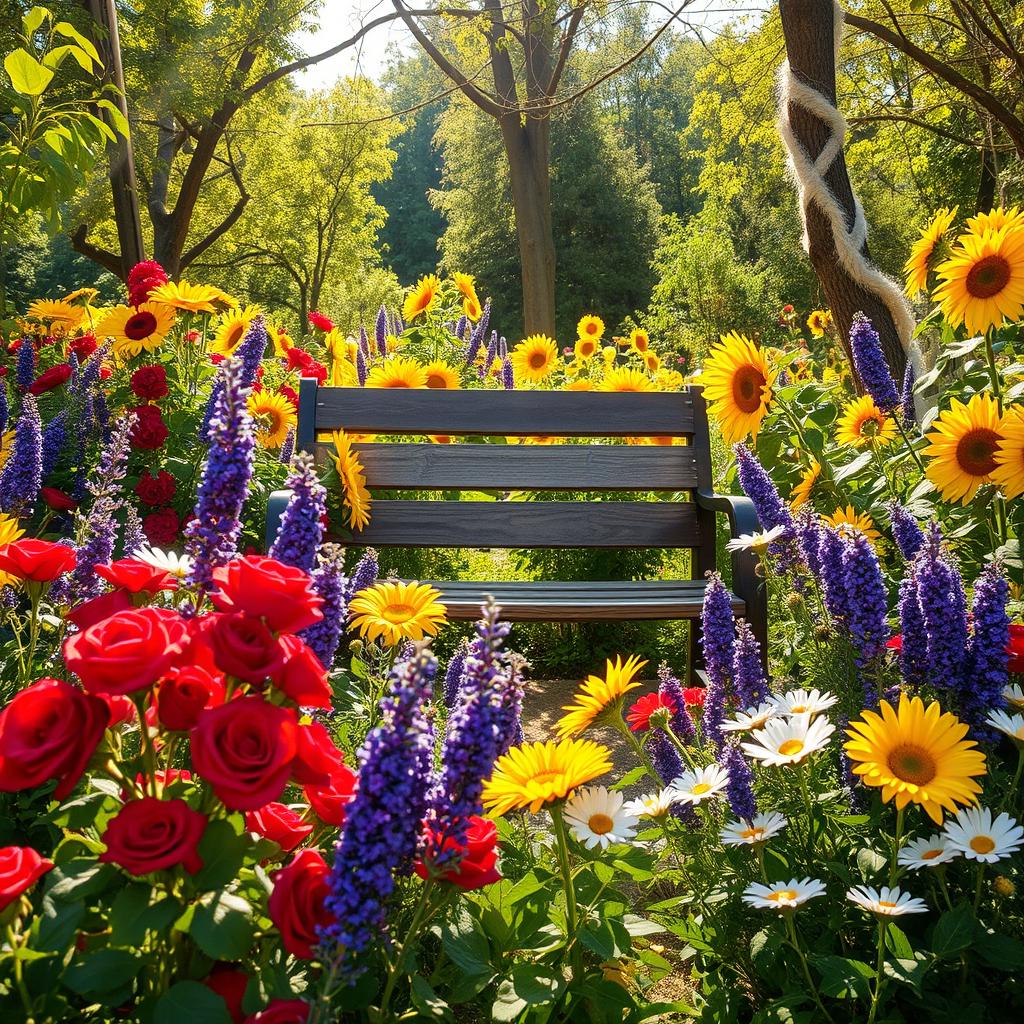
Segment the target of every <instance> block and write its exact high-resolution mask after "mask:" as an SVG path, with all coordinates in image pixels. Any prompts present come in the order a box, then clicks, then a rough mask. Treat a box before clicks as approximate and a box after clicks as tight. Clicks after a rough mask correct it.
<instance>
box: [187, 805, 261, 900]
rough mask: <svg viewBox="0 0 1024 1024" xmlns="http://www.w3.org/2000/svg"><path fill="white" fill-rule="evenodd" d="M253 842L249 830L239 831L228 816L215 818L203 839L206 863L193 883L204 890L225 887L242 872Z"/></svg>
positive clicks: (202, 853)
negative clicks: (247, 852) (226, 817)
mask: <svg viewBox="0 0 1024 1024" xmlns="http://www.w3.org/2000/svg"><path fill="white" fill-rule="evenodd" d="M251 845H252V839H251V838H250V837H249V834H248V833H245V834H239V833H238V832H236V831H235V829H234V827H233V826H232V824H231V822H230V821H227V820H226V819H224V818H217V819H215V820H214V821H211V822H210V823H209V824H208V825H207V826H206V831H205V832H204V833H203V838H202V839H200V840H199V856H200V858H202V861H203V866H202V868H201V869H200V870H199V871H197V872H196V874H195V875H193V877H192V884H193V885H194V886H195V887H196V889H197V890H199V891H200V892H205V891H207V890H210V889H223V888H224V886H225V885H227V884H228V883H229V882H230V881H231V880H232V879H234V878H235V877H236V876H237V875H238V870H239V868H241V866H242V863H243V861H244V860H245V854H246V851H248V849H249V848H250V846H251Z"/></svg>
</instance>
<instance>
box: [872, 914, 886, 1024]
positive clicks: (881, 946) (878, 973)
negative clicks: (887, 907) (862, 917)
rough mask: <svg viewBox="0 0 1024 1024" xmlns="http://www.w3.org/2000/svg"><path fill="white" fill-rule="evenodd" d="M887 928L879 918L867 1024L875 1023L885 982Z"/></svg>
mask: <svg viewBox="0 0 1024 1024" xmlns="http://www.w3.org/2000/svg"><path fill="white" fill-rule="evenodd" d="M888 928H889V925H888V922H887V921H885V920H884V919H882V918H879V919H878V958H877V959H876V961H875V989H874V991H873V992H872V993H871V1010H870V1012H869V1013H868V1024H875V1015H876V1014H877V1013H878V1000H879V998H880V996H881V994H882V985H883V983H884V982H885V933H886V931H887V930H888Z"/></svg>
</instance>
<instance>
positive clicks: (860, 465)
mask: <svg viewBox="0 0 1024 1024" xmlns="http://www.w3.org/2000/svg"><path fill="white" fill-rule="evenodd" d="M870 462H871V452H863V453H862V454H860V455H858V456H857V458H855V459H854V460H853V461H852V462H848V463H846V465H845V466H840V467H839V468H838V469H837V470H836V471H835V472H834V473H833V478H834V479H835V481H836V483H837V484H838V483H841V482H842V481H843V480H846V479H847V478H848V477H851V476H856V475H857V474H858V473H859V472H860V471H861V470H862V469H864V468H865V467H866V466H867V465H868V464H869V463H870Z"/></svg>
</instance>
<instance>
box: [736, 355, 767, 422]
mask: <svg viewBox="0 0 1024 1024" xmlns="http://www.w3.org/2000/svg"><path fill="white" fill-rule="evenodd" d="M767 383H768V382H767V381H766V380H765V377H764V374H763V373H761V371H760V370H759V369H758V368H757V367H756V366H741V367H740V368H739V369H738V370H737V371H736V372H735V373H734V374H733V377H732V400H733V401H734V402H735V403H736V405H737V407H738V408H739V409H741V410H742V411H743V412H746V413H751V412H757V410H758V409H760V408H761V389H762V388H763V387H764V386H765V384H767Z"/></svg>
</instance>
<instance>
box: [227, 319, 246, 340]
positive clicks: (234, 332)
mask: <svg viewBox="0 0 1024 1024" xmlns="http://www.w3.org/2000/svg"><path fill="white" fill-rule="evenodd" d="M244 331H245V324H242V323H238V324H235V325H234V326H233V327H232V328H231V330H230V331H228V333H227V337H226V341H227V343H228V344H229V345H234V344H236V343H237V342H238V340H239V339H240V338H241V337H242V333H243V332H244Z"/></svg>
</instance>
